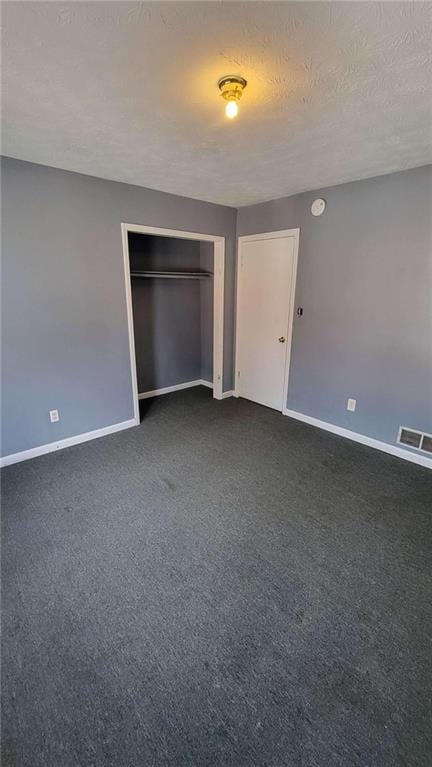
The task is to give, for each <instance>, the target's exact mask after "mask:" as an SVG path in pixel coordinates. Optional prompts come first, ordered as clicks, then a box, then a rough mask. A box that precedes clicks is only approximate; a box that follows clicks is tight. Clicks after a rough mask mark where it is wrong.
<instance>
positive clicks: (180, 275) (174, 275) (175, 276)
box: [131, 270, 213, 280]
mask: <svg viewBox="0 0 432 767" xmlns="http://www.w3.org/2000/svg"><path fill="white" fill-rule="evenodd" d="M131 277H144V278H145V279H152V278H153V279H154V278H157V279H160V278H162V279H164V280H204V279H207V278H209V277H213V275H212V273H211V272H157V271H154V270H152V271H143V272H131Z"/></svg>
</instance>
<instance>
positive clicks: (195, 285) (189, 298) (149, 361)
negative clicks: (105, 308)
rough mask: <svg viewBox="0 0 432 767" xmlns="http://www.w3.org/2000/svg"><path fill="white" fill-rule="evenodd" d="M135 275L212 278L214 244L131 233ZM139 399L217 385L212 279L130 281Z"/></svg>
mask: <svg viewBox="0 0 432 767" xmlns="http://www.w3.org/2000/svg"><path fill="white" fill-rule="evenodd" d="M129 257H130V270H131V274H133V273H134V272H143V271H160V272H170V271H171V272H202V271H205V272H208V273H213V244H212V243H207V242H200V241H199V240H185V239H179V238H173V237H160V236H156V235H147V234H136V233H129ZM131 288H132V308H133V319H134V336H135V354H136V367H137V379H138V392H139V394H142V393H145V392H148V391H154V390H156V389H162V388H165V387H167V386H176V385H178V384H182V383H189V382H190V381H196V380H200V379H204V380H206V381H209V382H210V383H212V382H213V279H212V278H211V277H206V278H203V279H166V278H158V277H156V278H155V277H150V278H142V277H138V278H137V277H133V276H132V278H131Z"/></svg>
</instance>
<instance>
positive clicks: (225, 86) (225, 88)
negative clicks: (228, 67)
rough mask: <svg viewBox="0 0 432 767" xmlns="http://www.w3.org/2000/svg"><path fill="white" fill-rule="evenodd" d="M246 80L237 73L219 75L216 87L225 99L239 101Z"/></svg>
mask: <svg viewBox="0 0 432 767" xmlns="http://www.w3.org/2000/svg"><path fill="white" fill-rule="evenodd" d="M246 85H247V80H245V79H244V77H237V75H226V76H225V77H221V79H220V80H219V82H218V88H219V90H220V92H221V95H222V97H223V98H224V99H225V100H226V101H240V98H241V95H242V93H243V91H244V89H245V88H246Z"/></svg>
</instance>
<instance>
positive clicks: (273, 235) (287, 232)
mask: <svg viewBox="0 0 432 767" xmlns="http://www.w3.org/2000/svg"><path fill="white" fill-rule="evenodd" d="M285 238H286V239H288V238H292V239H293V240H294V263H293V271H292V280H291V290H290V294H289V296H287V299H288V301H289V307H290V310H289V314H288V328H287V344H286V353H285V367H284V384H283V399H282V409H281V411H280V412H281V413H283V412H284V410H285V409H286V407H287V400H288V384H289V374H290V362H291V348H292V335H293V324H294V302H295V291H296V285H297V264H298V252H299V243H300V228H296V229H281V230H279V231H276V232H261V233H258V234H245V235H241V236H240V237H237V243H238V244H237V280H236V338H235V395H234V396H236V397H239V396H240V395H239V393H238V376H239V370H238V351H239V286H240V265H241V259H242V256H243V253H242V245H243V243H245V242H254V241H257V240H275V239H278V240H280V239H285Z"/></svg>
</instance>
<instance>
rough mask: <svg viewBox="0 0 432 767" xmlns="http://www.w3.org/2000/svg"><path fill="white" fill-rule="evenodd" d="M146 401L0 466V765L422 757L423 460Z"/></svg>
mask: <svg viewBox="0 0 432 767" xmlns="http://www.w3.org/2000/svg"><path fill="white" fill-rule="evenodd" d="M147 407H148V409H147V413H146V415H145V419H144V421H143V423H142V424H141V426H140V427H138V428H136V429H131V430H129V431H125V432H122V433H119V434H116V435H113V436H110V437H106V438H104V439H100V440H96V441H94V442H89V443H87V444H85V445H80V446H77V447H73V448H69V449H67V450H64V451H61V452H58V453H53V454H51V455H47V456H44V457H41V458H37V459H35V460H33V461H28V462H26V463H22V464H19V465H15V466H11V467H9V468H7V469H5V470H4V472H3V506H4V512H3V521H4V554H3V572H4V595H5V596H4V640H3V685H4V689H3V694H4V704H3V740H4V746H3V748H4V761H3V765H4V767H6V765H17V766H18V767H24V766H25V767H39V766H42V765H43V767H72V765H73V767H90V766H92V767H96V766H97V767H99V765H115V766H116V767H151V766H152V765H154V766H155V767H159V766H165V765H170V767H171V766H172V767H186V766H187V767H207V766H210V765H211V766H213V765H221V766H224V765H225V766H226V765H229V766H230V767H243V766H244V767H246V766H248V767H249V766H251V765H259V766H260V767H282V765H283V766H290V767H291V766H292V767H327V765H329V766H330V767H357V766H358V767H374V766H375V765H379V766H380V767H382V766H383V765H385V766H386V767H399V766H402V765H403V766H404V767H406V766H407V765H409V767H411V766H412V767H414V766H415V767H423V766H424V767H430V765H431V763H432V738H431V721H430V713H431V690H432V684H431V675H430V669H431V666H430V664H431V649H432V647H431V636H432V620H431V594H432V577H431V552H432V542H431V531H432V509H431V494H432V475H431V473H430V472H428V470H427V469H422V468H420V467H418V466H414V465H412V464H408V463H406V462H404V461H401V460H399V459H397V458H392V457H390V456H388V455H385V454H381V453H379V452H376V451H373V450H370V449H369V448H366V447H363V446H361V445H356V444H354V443H350V442H349V441H346V440H343V439H341V438H339V437H335V436H333V435H331V434H328V433H325V432H322V431H319V430H317V429H314V428H313V427H309V426H306V425H304V424H301V423H299V422H296V421H293V420H290V419H288V418H284V417H282V416H281V415H280V414H278V413H275V412H273V411H271V410H268V409H266V408H264V407H259V406H258V405H254V404H252V403H250V402H246V401H241V400H234V399H229V400H225V401H224V402H215V401H214V400H212V399H211V395H210V393H209V391H208V390H206V389H198V390H188V391H183V392H179V393H176V394H172V395H168V396H165V397H161V398H160V399H159V400H154V401H153V402H152V403H150V404H148V403H146V408H147Z"/></svg>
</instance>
